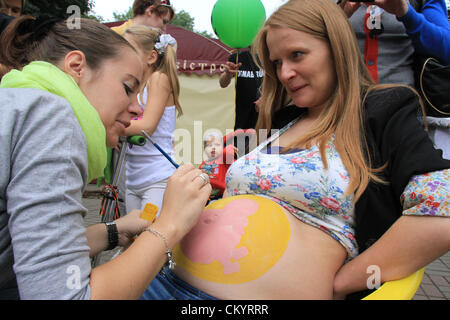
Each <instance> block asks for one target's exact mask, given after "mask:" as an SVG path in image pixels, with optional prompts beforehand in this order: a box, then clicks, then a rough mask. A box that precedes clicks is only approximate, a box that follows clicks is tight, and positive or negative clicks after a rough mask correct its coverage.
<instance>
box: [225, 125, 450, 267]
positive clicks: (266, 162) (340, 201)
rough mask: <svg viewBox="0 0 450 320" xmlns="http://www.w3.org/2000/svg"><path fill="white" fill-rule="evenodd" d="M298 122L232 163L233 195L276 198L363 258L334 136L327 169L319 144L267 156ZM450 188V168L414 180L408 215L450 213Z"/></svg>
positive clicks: (406, 209)
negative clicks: (271, 146) (275, 142)
mask: <svg viewBox="0 0 450 320" xmlns="http://www.w3.org/2000/svg"><path fill="white" fill-rule="evenodd" d="M296 121H297V120H294V121H292V122H291V123H289V124H288V125H286V126H285V127H284V128H282V129H281V130H279V131H278V133H275V134H273V135H272V136H271V137H270V138H269V139H268V140H267V141H265V142H263V143H262V144H260V145H259V146H258V147H256V148H255V149H254V150H253V151H252V152H250V153H249V154H247V155H245V156H243V157H241V158H239V159H238V160H236V161H235V162H234V163H233V164H232V165H231V167H230V168H229V170H228V172H227V175H226V185H227V191H228V194H229V195H230V196H234V195H241V194H256V195H260V196H265V197H269V198H271V199H272V200H273V201H275V202H277V203H278V204H279V205H281V206H282V207H283V208H285V209H286V210H287V211H289V212H290V213H292V214H293V215H294V216H295V217H297V218H298V219H300V220H302V221H303V222H305V223H307V224H309V225H312V226H315V227H317V228H319V229H321V230H323V231H324V232H326V233H328V234H329V235H330V236H332V237H333V238H334V239H335V240H337V241H338V242H339V243H340V244H341V245H342V246H344V248H345V249H346V250H347V253H348V259H352V258H354V257H356V256H357V255H358V245H357V242H356V239H355V230H354V196H353V195H344V193H345V190H346V189H347V186H348V184H349V181H350V177H349V174H348V172H347V170H346V168H345V166H344V164H343V163H342V161H341V159H340V157H339V154H338V153H337V150H336V148H335V145H334V135H333V136H332V137H331V139H330V141H329V142H328V143H327V145H326V151H325V153H326V156H327V162H328V169H325V168H324V166H323V163H322V160H321V156H320V151H319V148H318V147H317V146H315V145H314V146H312V147H311V148H310V149H303V150H298V149H297V150H294V151H293V152H292V150H291V152H290V153H283V154H279V153H272V154H269V153H266V152H264V151H265V150H266V151H268V150H269V148H267V149H266V147H267V146H268V145H269V144H270V143H271V142H272V141H274V140H276V139H277V138H278V137H279V136H280V135H281V134H283V133H284V132H285V131H286V130H287V129H289V128H290V127H291V126H292V125H293V124H294V123H295V122H296ZM272 149H273V148H272ZM448 185H449V170H443V171H436V172H432V173H428V174H424V175H419V176H415V177H413V178H412V179H411V181H410V183H409V184H408V186H407V188H406V189H405V192H404V193H403V195H402V197H401V199H400V200H401V201H402V203H403V209H404V212H403V214H409V215H444V216H445V215H449V213H448V197H449V193H448ZM430 192H432V193H433V195H432V196H431V195H429V194H430Z"/></svg>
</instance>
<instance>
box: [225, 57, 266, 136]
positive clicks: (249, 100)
mask: <svg viewBox="0 0 450 320" xmlns="http://www.w3.org/2000/svg"><path fill="white" fill-rule="evenodd" d="M236 55H237V54H236V53H233V54H231V55H230V57H229V58H228V61H231V62H233V63H236ZM238 62H241V63H242V66H241V67H240V68H239V70H238V75H237V82H236V102H235V103H236V118H235V122H234V130H236V129H250V128H255V125H256V121H257V120H258V113H257V112H256V109H255V101H256V100H257V99H258V98H259V96H260V95H259V87H260V86H261V83H262V79H263V76H264V72H263V71H262V70H260V69H259V68H258V66H257V65H256V64H255V62H253V58H252V56H251V54H250V52H249V51H243V52H240V53H239V59H238Z"/></svg>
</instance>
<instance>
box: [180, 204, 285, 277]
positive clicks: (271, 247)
mask: <svg viewBox="0 0 450 320" xmlns="http://www.w3.org/2000/svg"><path fill="white" fill-rule="evenodd" d="M242 199H247V201H241V200H242ZM236 200H239V201H238V202H236V203H235V204H231V203H232V202H233V201H236ZM248 200H251V201H250V202H249V201H248ZM253 202H254V203H253ZM241 203H244V204H245V205H244V207H245V208H243V207H242V206H240V204H241ZM255 203H256V204H257V205H255ZM229 204H231V206H228V205H229ZM248 204H250V206H248V207H251V208H252V210H250V211H247V214H241V216H239V217H236V216H234V217H233V216H231V217H230V218H228V215H233V214H235V212H236V211H239V210H240V211H243V210H244V211H245V210H247V205H248ZM233 205H239V206H240V207H239V210H236V208H235V209H234V210H233V212H230V211H231V210H229V209H227V208H231V207H232V206H233ZM227 206H228V207H227ZM235 207H236V206H235ZM255 211H256V212H255ZM248 212H251V214H248ZM213 214H214V215H215V216H214V215H213ZM217 215H222V216H221V217H219V218H223V219H222V220H223V221H221V222H220V225H215V226H214V223H215V222H210V221H212V220H214V219H218V218H217ZM224 217H226V218H224ZM202 219H203V220H204V221H206V224H205V223H204V224H203V226H202V227H201V228H197V229H196V228H194V229H193V230H192V231H191V233H192V232H194V233H195V232H197V233H201V235H199V234H191V233H190V234H188V236H186V237H185V238H184V239H183V240H182V242H181V245H178V246H177V247H176V248H175V250H174V258H175V261H176V263H177V265H178V266H179V267H181V268H184V269H185V270H187V271H188V272H189V273H190V274H192V275H193V276H195V277H197V278H200V279H204V280H207V281H212V282H219V283H227V284H238V283H245V282H249V281H252V280H255V279H257V278H259V277H260V276H261V275H263V274H264V273H265V272H267V271H268V270H269V269H271V268H272V267H273V266H274V265H275V264H276V263H277V261H278V260H279V259H280V258H281V256H282V255H283V253H284V251H285V250H286V248H287V245H288V242H289V238H290V233H291V231H290V227H289V221H288V219H287V217H286V215H285V213H284V212H283V210H282V209H281V207H280V206H279V205H278V204H276V203H275V202H273V201H272V200H270V199H267V198H264V197H258V196H254V195H240V196H234V197H228V198H224V199H221V200H218V201H216V202H213V203H211V204H210V205H208V206H207V207H206V208H205V210H204V211H203V214H202V217H201V219H200V220H202ZM245 219H246V220H245ZM214 221H217V220H214ZM236 221H238V222H237V224H239V223H240V226H241V227H239V226H236ZM247 221H248V223H247ZM199 223H201V222H199ZM208 223H210V224H211V229H209V230H208V228H209V225H208ZM199 230H201V231H200V232H198V231H199ZM221 230H222V231H221ZM236 237H237V238H236ZM236 239H237V240H236ZM239 239H240V241H239ZM233 241H234V242H233ZM237 241H239V242H238V244H237V245H235V243H237ZM230 244H231V245H232V246H231V247H230ZM182 248H184V249H182ZM183 250H184V251H186V252H184V251H183ZM189 257H191V258H192V259H197V261H192V260H191V259H190V258H189ZM199 261H202V262H199Z"/></svg>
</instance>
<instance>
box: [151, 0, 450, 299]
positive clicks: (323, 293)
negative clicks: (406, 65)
mask: <svg viewBox="0 0 450 320" xmlns="http://www.w3.org/2000/svg"><path fill="white" fill-rule="evenodd" d="M255 47H256V48H257V53H258V56H259V57H260V58H261V62H262V66H263V68H264V71H265V78H264V82H263V86H262V97H261V108H260V114H259V119H258V124H257V129H267V130H270V129H273V128H281V129H280V130H279V131H278V133H276V134H273V135H272V136H271V137H270V138H269V139H267V140H266V141H265V142H263V143H261V144H260V145H259V146H258V147H257V148H256V149H255V150H253V151H252V152H251V153H249V154H248V155H246V156H244V157H242V158H240V159H238V160H237V161H236V162H235V163H233V165H232V166H231V167H230V168H229V170H228V172H227V176H226V184H227V193H228V196H229V197H225V198H224V199H222V200H219V201H217V202H214V203H212V204H211V205H210V206H208V207H207V208H206V209H205V210H204V211H203V213H202V215H201V218H200V220H199V222H198V224H197V225H196V226H195V227H194V228H193V229H192V230H191V231H190V233H188V235H187V236H185V237H184V238H183V240H182V241H181V243H180V245H179V246H178V247H177V248H176V250H175V252H174V253H175V260H176V262H177V267H176V268H175V269H174V270H170V269H164V270H163V271H162V272H161V273H160V274H159V275H158V276H157V278H155V280H154V281H153V282H152V283H151V285H150V286H149V288H148V289H147V290H146V292H145V293H144V296H143V298H146V299H332V298H343V297H345V296H346V295H348V294H349V293H352V292H356V291H360V290H364V289H367V287H366V286H367V285H366V283H367V277H368V274H367V273H366V271H367V267H369V266H371V265H376V266H378V267H379V268H380V270H381V282H385V281H390V280H394V279H399V278H403V277H405V276H407V275H409V274H411V273H413V272H415V271H416V270H418V269H419V268H421V267H423V266H425V265H426V264H428V263H429V262H431V261H433V260H434V259H436V258H437V257H439V256H441V255H442V254H444V253H445V252H447V251H448V250H449V248H450V239H449V237H450V219H448V218H447V217H444V216H446V215H447V216H448V200H447V198H448V196H447V194H448V191H447V190H448V185H449V170H448V168H449V166H450V162H449V161H447V160H444V159H442V157H441V154H442V153H441V151H440V150H436V149H434V147H433V145H432V143H431V141H430V140H429V139H428V137H427V135H426V132H425V131H424V130H423V128H422V127H421V125H420V123H419V121H418V120H417V116H416V114H417V110H418V108H420V100H419V97H418V96H417V95H416V94H415V93H414V92H413V91H412V90H411V89H410V88H409V87H406V86H398V85H377V84H375V83H374V82H373V80H372V79H371V78H370V75H369V73H368V72H367V70H366V68H365V66H364V63H363V61H362V59H361V57H360V53H359V49H358V46H357V43H356V39H355V36H354V33H353V31H352V28H351V26H350V24H349V23H348V19H347V18H346V16H345V15H344V13H343V12H342V10H341V9H340V8H339V7H338V6H336V5H335V4H334V2H333V1H331V0H291V1H289V2H287V3H286V4H285V5H283V6H282V7H280V8H279V9H278V10H277V11H276V12H275V13H274V14H272V16H271V17H270V18H269V19H268V20H267V22H266V23H265V25H264V27H263V28H262V30H261V31H260V33H259V35H258V36H257V38H256V45H255ZM418 235H420V237H419V236H418Z"/></svg>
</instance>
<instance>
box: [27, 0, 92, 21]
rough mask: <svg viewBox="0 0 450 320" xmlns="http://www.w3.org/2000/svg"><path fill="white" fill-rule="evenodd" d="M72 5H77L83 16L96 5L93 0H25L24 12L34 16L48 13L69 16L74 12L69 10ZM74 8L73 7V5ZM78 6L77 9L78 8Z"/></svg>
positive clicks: (56, 15)
mask: <svg viewBox="0 0 450 320" xmlns="http://www.w3.org/2000/svg"><path fill="white" fill-rule="evenodd" d="M71 6H77V7H78V8H79V12H80V13H81V15H82V16H84V17H86V16H87V15H88V13H89V11H90V10H91V9H92V8H93V7H94V1H93V0H57V1H42V0H27V1H26V2H25V7H24V13H25V14H29V15H32V16H38V15H41V14H48V15H51V16H55V17H60V18H64V19H66V18H68V17H70V16H71V15H73V14H74V12H75V11H74V10H69V9H71V8H69V7H71ZM72 8H73V7H72ZM78 8H77V10H78Z"/></svg>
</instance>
